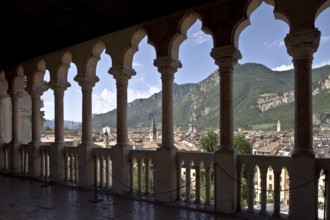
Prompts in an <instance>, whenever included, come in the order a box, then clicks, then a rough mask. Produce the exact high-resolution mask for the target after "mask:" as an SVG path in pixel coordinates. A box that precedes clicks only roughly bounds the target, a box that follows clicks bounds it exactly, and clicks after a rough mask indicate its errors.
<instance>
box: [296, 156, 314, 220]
mask: <svg viewBox="0 0 330 220" xmlns="http://www.w3.org/2000/svg"><path fill="white" fill-rule="evenodd" d="M291 164H292V167H291V173H290V188H291V189H292V190H291V191H290V218H292V219H317V216H318V215H317V190H318V184H317V181H312V180H316V173H315V166H316V164H315V158H314V157H313V156H311V155H308V156H306V155H294V156H293V157H292V163H291ZM306 183H308V184H306ZM302 210H304V211H302Z"/></svg>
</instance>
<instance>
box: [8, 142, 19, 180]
mask: <svg viewBox="0 0 330 220" xmlns="http://www.w3.org/2000/svg"><path fill="white" fill-rule="evenodd" d="M21 145H22V143H21V142H19V141H11V142H10V143H9V172H10V173H12V174H15V173H20V172H21V168H22V163H21V153H22V152H21Z"/></svg>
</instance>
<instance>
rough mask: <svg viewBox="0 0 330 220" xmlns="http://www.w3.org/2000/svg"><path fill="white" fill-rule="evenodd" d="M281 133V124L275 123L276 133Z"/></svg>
mask: <svg viewBox="0 0 330 220" xmlns="http://www.w3.org/2000/svg"><path fill="white" fill-rule="evenodd" d="M280 131H281V122H280V120H278V121H277V132H280Z"/></svg>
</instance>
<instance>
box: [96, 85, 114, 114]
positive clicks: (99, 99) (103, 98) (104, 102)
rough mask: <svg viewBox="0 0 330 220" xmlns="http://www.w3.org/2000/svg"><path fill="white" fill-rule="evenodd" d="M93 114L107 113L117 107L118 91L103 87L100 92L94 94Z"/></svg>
mask: <svg viewBox="0 0 330 220" xmlns="http://www.w3.org/2000/svg"><path fill="white" fill-rule="evenodd" d="M92 98H93V114H99V113H105V112H108V111H110V110H113V109H115V108H116V104H117V103H116V101H117V95H116V92H112V91H109V90H108V89H103V90H102V92H101V93H100V94H93V97H92Z"/></svg>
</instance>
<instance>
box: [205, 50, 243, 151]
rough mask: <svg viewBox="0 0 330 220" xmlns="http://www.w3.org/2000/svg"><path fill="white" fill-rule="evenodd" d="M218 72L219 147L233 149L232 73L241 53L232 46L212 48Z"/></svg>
mask: <svg viewBox="0 0 330 220" xmlns="http://www.w3.org/2000/svg"><path fill="white" fill-rule="evenodd" d="M211 56H212V57H213V58H214V60H215V63H216V64H217V65H218V66H219V74H220V149H221V150H231V151H232V150H233V149H234V123H233V74H234V66H235V64H236V63H237V61H238V59H240V58H241V53H240V52H239V50H237V49H236V47H234V46H226V47H219V48H214V49H213V50H212V52H211Z"/></svg>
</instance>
